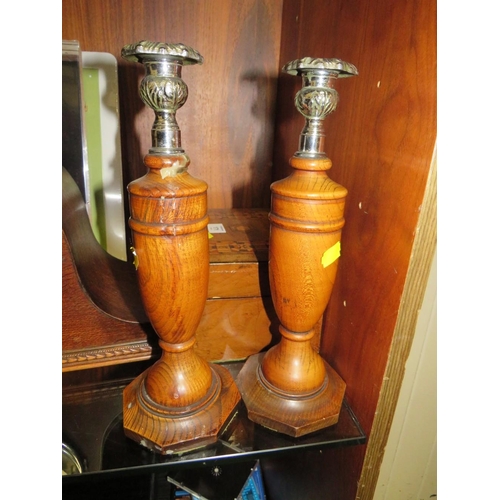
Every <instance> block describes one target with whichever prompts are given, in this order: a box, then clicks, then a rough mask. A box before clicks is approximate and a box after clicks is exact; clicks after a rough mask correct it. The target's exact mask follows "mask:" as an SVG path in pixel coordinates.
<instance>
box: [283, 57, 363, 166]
mask: <svg viewBox="0 0 500 500" xmlns="http://www.w3.org/2000/svg"><path fill="white" fill-rule="evenodd" d="M283 72H285V73H289V74H290V75H300V76H302V88H301V89H300V90H299V91H298V92H297V94H296V95H295V107H296V108H297V109H298V111H299V112H300V113H301V114H302V116H304V118H305V119H306V124H305V125H304V128H303V129H302V132H301V134H300V139H299V150H298V151H297V152H296V153H295V156H305V157H312V158H317V157H324V156H325V153H324V141H325V134H324V132H323V119H324V118H325V117H326V116H327V115H328V114H330V113H331V112H332V111H334V110H335V108H336V107H337V103H338V100H339V96H338V93H337V91H336V90H335V89H334V88H333V85H334V81H335V80H336V79H337V78H347V77H349V76H355V75H357V74H358V70H357V69H356V67H355V66H354V65H352V64H350V63H347V62H345V61H341V60H340V59H318V58H312V57H304V58H302V59H296V60H295V61H291V62H289V63H288V64H285V66H283Z"/></svg>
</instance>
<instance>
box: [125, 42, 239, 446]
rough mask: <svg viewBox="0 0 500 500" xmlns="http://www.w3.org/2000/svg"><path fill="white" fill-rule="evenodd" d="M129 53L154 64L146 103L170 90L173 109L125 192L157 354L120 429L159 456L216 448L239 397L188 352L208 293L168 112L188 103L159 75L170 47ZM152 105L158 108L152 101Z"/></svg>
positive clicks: (202, 203)
mask: <svg viewBox="0 0 500 500" xmlns="http://www.w3.org/2000/svg"><path fill="white" fill-rule="evenodd" d="M181 49H182V50H184V46H182V47H181ZM190 50H192V49H190ZM131 52H133V54H138V55H139V56H142V55H143V54H144V52H146V53H147V57H148V58H149V60H148V61H147V62H149V61H151V60H154V61H155V62H154V68H153V70H154V71H153V77H154V78H150V81H149V82H147V85H148V89H147V91H148V93H149V94H148V96H147V99H145V100H148V101H152V100H153V99H151V98H150V95H151V93H152V89H153V90H155V88H154V86H155V85H158V86H159V88H160V90H161V92H163V94H164V95H165V94H167V93H168V92H170V99H171V102H173V104H172V105H171V106H170V107H168V106H167V105H168V102H167V104H163V107H165V108H166V109H167V111H168V113H164V111H163V109H160V110H159V111H158V113H157V120H156V121H155V126H154V127H153V131H152V137H153V148H151V149H150V154H148V155H146V157H145V158H144V164H145V166H146V167H147V173H146V175H144V176H143V177H141V178H140V179H137V180H136V181H133V182H131V183H130V184H129V186H128V191H129V199H130V214H131V215H130V220H129V225H130V228H131V230H132V236H133V242H134V252H135V260H136V268H137V275H138V280H139V288H140V292H141V297H142V301H143V303H144V308H145V311H146V313H147V315H148V317H149V319H150V321H151V324H152V326H153V327H154V329H155V331H156V333H157V334H158V337H159V339H160V340H159V344H160V347H161V349H162V355H161V358H160V359H159V360H158V361H157V362H156V363H155V364H154V365H153V366H152V367H150V368H149V369H148V370H146V371H145V372H144V373H142V374H141V375H140V376H139V377H137V378H136V379H135V380H134V381H132V382H131V383H130V384H129V385H128V386H127V387H126V388H125V390H124V394H123V426H124V432H125V434H126V435H127V436H128V437H130V438H131V439H133V440H135V441H137V442H139V443H140V444H141V445H143V446H145V447H147V448H149V449H152V450H154V451H157V452H159V453H163V454H166V453H172V452H181V451H187V450H192V449H195V448H199V447H201V446H205V445H207V444H210V443H213V442H215V441H216V440H217V435H218V433H219V431H220V430H221V429H222V428H223V426H224V424H225V423H226V421H227V420H228V419H229V418H230V416H231V414H232V413H233V412H234V410H235V407H236V405H237V404H238V402H239V401H240V395H239V392H238V389H237V387H236V385H235V383H234V381H233V379H232V377H231V374H230V373H229V371H228V370H227V369H225V368H223V367H220V366H217V365H212V364H209V363H207V362H206V361H205V360H203V359H202V358H200V357H199V356H198V355H197V354H196V353H195V351H194V349H193V346H194V343H195V331H196V329H197V327H198V324H199V322H200V319H201V316H202V313H203V309H204V308H205V303H206V299H207V293H208V274H209V243H208V231H207V224H208V216H207V184H206V183H205V182H204V181H202V180H199V179H196V178H194V177H192V176H191V175H190V174H189V173H188V171H187V168H188V165H189V158H188V156H187V155H186V154H184V150H182V149H181V148H180V131H179V130H178V127H177V124H176V123H175V117H174V113H175V110H176V109H177V107H179V106H180V105H182V104H183V103H184V101H185V99H186V98H187V95H184V96H183V97H182V99H180V98H176V96H175V92H176V91H177V89H179V88H181V89H182V91H183V92H184V93H185V92H187V87H185V85H183V84H182V82H179V79H180V68H174V70H175V73H176V75H175V79H174V80H173V79H172V78H170V76H169V75H166V76H165V75H163V76H161V75H160V76H161V77H160V78H158V67H160V64H158V63H157V62H156V60H157V59H158V60H160V62H162V61H163V60H164V58H167V61H170V60H169V59H168V57H174V60H173V62H174V66H175V65H178V61H179V59H182V57H181V56H180V55H179V46H177V45H175V46H171V45H164V44H151V43H150V42H140V44H139V49H138V48H137V47H136V46H132V47H129V48H128V49H127V53H128V54H130V53H131ZM172 54H173V56H172ZM195 55H196V54H195ZM162 58H163V59H162ZM172 80H173V82H172ZM181 101H182V103H181V104H179V102H181ZM155 102H160V105H159V106H158V107H159V108H162V105H161V103H162V101H161V99H159V100H158V101H155ZM163 102H164V103H165V102H166V101H163ZM155 111H157V110H155ZM162 113H163V114H164V116H165V115H168V116H167V118H168V120H163V119H162V118H163V116H161V115H162ZM158 114H160V117H159V118H160V119H158Z"/></svg>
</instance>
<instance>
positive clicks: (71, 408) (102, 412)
mask: <svg viewBox="0 0 500 500" xmlns="http://www.w3.org/2000/svg"><path fill="white" fill-rule="evenodd" d="M223 366H225V367H226V368H228V369H229V371H230V372H231V374H232V375H233V377H234V378H236V375H237V374H238V372H239V370H240V369H241V367H242V366H243V363H225V364H223ZM129 382H130V380H123V381H119V382H116V381H115V382H112V383H106V384H100V385H95V386H86V387H79V388H75V389H73V390H71V389H66V390H65V391H63V398H62V402H63V407H62V424H63V437H62V439H63V442H64V443H65V444H67V445H69V446H70V447H71V448H72V449H73V450H74V452H75V454H76V455H77V457H78V458H79V460H80V463H81V464H82V469H83V472H82V473H76V474H71V475H63V482H67V483H70V482H73V481H81V480H85V479H86V478H93V479H98V478H99V477H102V478H108V477H112V476H115V477H118V476H121V475H127V476H130V475H131V474H149V473H156V472H174V471H176V470H182V469H186V468H195V467H204V466H215V465H216V464H220V463H224V462H232V463H235V462H240V461H249V460H257V459H260V458H264V457H267V456H276V455H284V454H297V453H300V452H301V451H305V450H312V449H325V448H333V447H341V446H353V445H359V444H364V443H365V442H366V435H365V433H364V431H363V429H362V428H361V426H360V424H359V422H358V420H357V418H356V416H355V415H354V413H353V412H352V410H351V408H350V407H349V405H348V404H347V403H346V402H345V401H344V403H343V404H342V409H341V412H340V417H339V421H338V423H337V424H335V425H332V426H330V427H327V428H326V429H323V430H321V431H317V432H314V433H312V434H308V435H306V436H302V437H299V438H293V437H289V436H286V435H284V434H281V433H278V432H275V431H272V430H270V429H267V428H265V427H262V426H260V425H258V424H255V423H253V422H252V421H250V420H249V419H248V417H247V414H246V409H245V406H244V404H243V403H241V404H240V405H239V407H238V408H237V411H236V412H235V414H234V416H233V417H232V419H231V420H230V421H229V422H228V424H226V427H225V428H224V429H223V431H222V432H221V433H220V435H219V439H218V441H217V442H216V443H214V444H213V445H209V446H207V447H204V448H201V449H199V450H195V451H191V452H186V453H184V454H179V455H171V456H169V455H160V454H157V453H154V452H152V451H150V450H148V449H146V448H144V447H142V446H141V445H139V444H138V443H136V442H134V441H132V440H131V439H129V438H127V437H126V436H125V434H124V432H123V421H122V394H123V389H124V387H125V386H126V385H127V384H128V383H129Z"/></svg>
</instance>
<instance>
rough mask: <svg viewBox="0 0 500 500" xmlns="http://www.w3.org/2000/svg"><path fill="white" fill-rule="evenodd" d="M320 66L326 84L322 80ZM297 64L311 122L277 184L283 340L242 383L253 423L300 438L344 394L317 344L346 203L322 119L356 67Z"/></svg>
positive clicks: (275, 293) (335, 408)
mask: <svg viewBox="0 0 500 500" xmlns="http://www.w3.org/2000/svg"><path fill="white" fill-rule="evenodd" d="M318 61H320V62H319V65H320V66H321V67H320V68H319V69H320V70H321V71H322V74H321V75H320V76H322V77H325V78H323V79H321V78H320V79H318V80H317V81H316V80H315V75H314V73H315V71H316V69H317V64H318ZM295 63H297V64H299V66H300V65H302V66H300V69H305V70H306V71H308V74H307V77H306V78H305V79H304V88H303V89H302V90H301V91H299V93H298V94H297V97H296V105H297V107H298V108H299V110H300V111H301V113H302V114H303V115H304V116H305V117H306V118H307V119H308V121H307V123H306V126H305V127H304V129H303V131H302V134H301V139H300V150H299V151H298V152H297V153H295V155H294V156H293V157H292V158H291V160H290V165H291V167H292V168H293V171H292V173H291V175H290V176H288V177H287V178H286V179H282V180H280V181H277V182H275V183H273V184H272V185H271V212H270V214H269V219H270V236H269V279H270V286H271V294H272V298H273V304H274V307H275V310H276V313H277V315H278V318H279V320H280V323H281V325H280V332H281V336H282V337H281V340H280V342H279V344H278V345H276V346H274V347H272V348H271V349H269V350H268V351H267V353H265V354H259V355H255V356H252V357H250V358H249V359H248V360H247V362H246V363H245V366H244V367H243V369H242V370H241V372H240V374H239V376H238V380H237V383H238V387H239V389H240V392H241V394H242V397H243V400H244V401H245V404H246V406H247V409H248V416H249V418H250V419H251V420H253V421H255V422H257V423H259V424H261V425H264V426H266V427H269V428H271V429H273V430H276V431H279V432H282V433H285V434H288V435H291V436H294V437H298V436H302V435H305V434H308V433H310V432H313V431H316V430H319V429H322V428H324V427H327V426H329V425H333V424H335V423H336V422H337V421H338V418H339V413H340V408H341V405H342V400H343V397H344V392H345V383H344V381H343V380H342V378H341V377H340V376H339V375H338V374H337V373H336V372H335V370H333V369H332V368H331V367H330V366H329V365H328V364H327V363H325V361H324V360H323V359H322V357H321V356H320V355H319V354H318V353H317V352H316V351H315V350H314V349H313V348H312V346H311V338H312V337H313V335H314V329H313V328H314V325H315V324H316V323H317V322H318V321H319V319H320V318H321V316H322V314H323V313H324V311H325V308H326V306H327V304H328V301H329V299H330V295H331V293H332V288H333V284H334V282H335V276H336V273H337V266H338V260H337V259H338V256H339V255H340V239H341V229H342V227H343V226H344V217H343V215H344V206H345V199H346V196H347V190H346V189H345V188H344V187H343V186H341V185H339V184H337V183H336V182H334V181H333V180H332V179H330V178H329V176H328V174H327V171H328V169H330V167H331V161H330V160H329V159H328V158H327V157H326V155H325V154H324V153H323V151H322V144H323V134H322V128H321V123H320V122H319V120H321V119H322V118H323V117H324V115H326V114H327V113H329V112H330V111H332V110H333V109H335V105H336V98H337V96H336V92H335V91H334V90H333V89H330V88H329V87H327V86H326V83H327V81H328V79H329V78H331V77H332V73H333V74H334V75H335V76H337V74H336V73H335V71H339V70H340V71H347V70H349V71H355V68H354V67H352V66H351V67H349V66H344V65H343V63H342V62H341V61H338V60H335V61H334V63H332V62H331V61H330V60H328V61H327V63H326V64H323V63H322V62H321V60H312V59H311V58H306V59H304V60H302V61H296V62H295ZM302 63H304V64H302ZM295 69H296V67H295ZM297 73H298V72H296V73H293V74H297ZM346 76H347V74H346ZM315 100H316V101H315ZM298 101H300V102H298ZM315 102H317V103H319V104H318V107H317V110H316V111H315ZM311 103H312V104H311Z"/></svg>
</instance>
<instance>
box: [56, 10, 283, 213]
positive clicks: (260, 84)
mask: <svg viewBox="0 0 500 500" xmlns="http://www.w3.org/2000/svg"><path fill="white" fill-rule="evenodd" d="M281 10H282V3H281V1H276V0H241V1H238V2H232V1H231V0H218V1H217V2H213V1H209V0H201V1H198V0H186V1H183V2H176V1H172V0H168V1H161V2H150V1H147V0H139V1H138V0H120V1H117V0H112V1H107V2H102V1H100V0H63V2H62V18H63V23H62V37H63V39H65V40H78V41H79V42H80V47H81V50H83V51H90V52H94V51H97V52H109V53H111V54H113V55H114V56H115V57H116V58H117V60H118V80H119V101H120V115H121V134H122V136H121V139H122V140H121V144H122V159H123V167H124V168H123V172H124V175H123V182H124V186H126V185H127V184H128V183H129V182H131V181H132V180H134V179H137V178H138V177H139V176H140V175H142V173H143V172H142V157H143V156H144V155H145V154H146V153H147V151H148V149H149V147H150V142H151V139H150V130H151V123H152V116H153V112H152V111H151V110H149V109H147V108H146V107H145V105H144V104H143V103H142V101H141V100H140V99H138V86H139V82H140V80H141V79H142V77H143V73H142V72H143V69H142V68H141V65H131V64H128V63H126V62H125V61H123V60H122V59H121V56H120V53H121V49H122V47H123V46H124V45H126V44H130V43H134V42H138V41H139V40H150V41H158V42H175V43H177V42H182V43H184V44H186V45H188V46H191V47H193V48H194V49H196V50H198V51H199V52H200V53H201V55H202V56H203V57H204V63H203V65H202V66H195V67H187V68H185V70H184V71H183V80H184V81H185V82H186V84H187V85H188V88H189V98H188V101H187V103H186V104H185V105H184V107H183V108H182V109H181V110H180V111H179V112H178V114H177V121H178V123H179V126H180V129H181V132H182V144H183V147H184V149H185V150H186V152H187V154H188V155H189V156H190V158H191V160H192V165H191V172H192V174H193V175H194V176H196V177H200V178H202V179H204V180H205V181H207V183H208V185H209V187H210V188H209V191H208V205H209V206H210V207H211V208H232V207H235V208H263V207H269V189H268V188H269V184H270V181H271V162H272V150H273V134H274V110H275V102H276V83H277V77H278V72H279V68H278V57H279V47H280V41H279V33H280V30H281Z"/></svg>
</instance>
